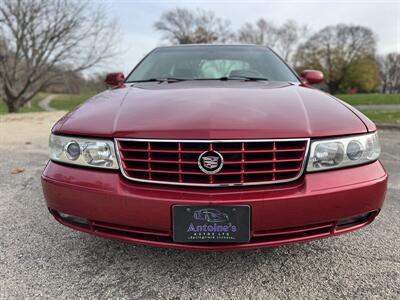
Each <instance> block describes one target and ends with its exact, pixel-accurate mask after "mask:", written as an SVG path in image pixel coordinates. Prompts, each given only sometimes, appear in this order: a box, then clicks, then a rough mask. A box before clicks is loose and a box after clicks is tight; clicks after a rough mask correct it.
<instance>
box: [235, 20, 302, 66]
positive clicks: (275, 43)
mask: <svg viewBox="0 0 400 300" xmlns="http://www.w3.org/2000/svg"><path fill="white" fill-rule="evenodd" d="M307 32H308V31H307V27H306V26H300V25H298V24H297V23H296V22H295V21H293V20H288V21H286V22H285V23H284V24H282V25H281V26H278V25H275V24H273V23H270V22H268V21H266V20H265V19H259V20H258V21H257V22H256V23H255V24H254V25H253V24H251V23H246V24H245V25H243V26H242V27H241V28H240V29H239V32H238V34H237V40H238V41H239V42H241V43H248V44H256V45H264V46H268V47H270V48H272V49H273V50H275V51H276V52H277V53H278V54H279V55H280V56H282V57H283V59H284V60H285V61H288V62H290V63H292V64H293V65H294V64H295V63H296V62H295V61H293V59H294V58H295V56H294V54H295V52H296V50H297V47H298V45H299V44H300V42H302V41H305V37H306V36H307Z"/></svg>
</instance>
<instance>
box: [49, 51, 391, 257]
mask: <svg viewBox="0 0 400 300" xmlns="http://www.w3.org/2000/svg"><path fill="white" fill-rule="evenodd" d="M322 79H323V75H322V73H321V72H318V71H312V70H308V71H304V72H302V74H301V77H299V76H298V75H296V73H295V72H294V71H293V70H291V69H290V68H289V67H288V66H287V65H286V64H285V62H283V61H282V60H281V59H280V58H279V57H278V56H277V55H276V54H275V53H274V52H273V51H272V50H270V49H268V48H265V47H261V46H248V45H224V46H220V45H188V46H174V47H161V48H157V49H155V50H153V51H152V52H151V53H150V54H148V55H147V56H146V57H145V58H144V59H143V60H142V61H141V62H140V63H139V64H138V65H137V66H136V67H135V69H134V70H133V71H132V72H131V73H130V74H129V76H128V77H127V78H126V79H124V76H123V74H121V73H113V74H109V75H108V76H107V78H106V83H108V84H109V85H110V86H111V87H112V88H111V89H109V90H107V91H104V92H102V93H100V94H98V95H96V96H94V97H93V98H91V99H89V100H88V101H86V102H85V103H84V104H82V105H81V106H79V107H78V108H76V109H75V110H74V111H72V112H70V113H68V114H67V115H66V116H64V117H63V118H62V119H61V120H59V121H58V122H57V123H56V124H55V126H54V127H53V129H52V134H51V137H50V161H49V162H48V164H47V166H46V168H45V170H44V172H43V175H42V184H43V192H44V195H45V198H46V202H47V206H48V208H49V210H50V212H51V213H52V214H53V216H54V217H55V218H56V220H57V221H59V222H60V223H62V224H64V225H66V226H69V227H72V228H74V229H77V230H80V231H84V232H87V233H92V234H95V235H99V236H102V237H108V238H114V239H119V240H124V241H130V242H135V243H140V244H147V245H154V246H166V247H174V248H187V249H207V250H226V249H244V248H257V247H266V246H276V245H281V244H286V243H292V242H299V241H306V240H311V239H317V238H323V237H328V236H332V235H335V234H339V233H343V232H347V231H350V230H354V229H358V228H361V227H363V226H365V225H367V224H369V223H371V222H372V221H373V220H374V218H375V217H376V216H377V214H378V213H379V211H380V209H381V207H382V204H383V201H384V197H385V192H386V186H387V178H388V177H387V173H386V171H385V169H384V168H383V166H382V164H381V163H380V162H379V160H378V158H379V154H380V145H379V141H378V135H377V132H376V127H375V125H374V124H373V123H372V122H371V121H370V120H369V119H368V118H367V117H365V116H364V115H363V114H362V113H360V112H359V111H357V110H356V109H354V108H353V107H351V106H350V105H348V104H346V103H344V102H342V101H340V100H339V99H337V98H335V97H333V96H331V95H329V94H326V93H324V92H322V91H320V90H317V89H313V88H312V87H311V86H310V85H312V84H316V83H319V82H321V81H322Z"/></svg>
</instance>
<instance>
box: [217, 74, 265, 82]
mask: <svg viewBox="0 0 400 300" xmlns="http://www.w3.org/2000/svg"><path fill="white" fill-rule="evenodd" d="M240 79H243V80H244V81H268V80H269V79H268V78H265V77H253V76H241V75H235V76H224V77H220V78H218V80H240Z"/></svg>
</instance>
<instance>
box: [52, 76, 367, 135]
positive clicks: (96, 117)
mask: <svg viewBox="0 0 400 300" xmlns="http://www.w3.org/2000/svg"><path fill="white" fill-rule="evenodd" d="M366 131H367V128H366V126H365V124H364V123H363V122H362V121H361V119H360V117H359V116H358V115H357V114H355V112H353V111H352V110H351V107H348V106H346V105H344V104H343V103H341V102H340V101H338V100H337V99H336V98H334V97H332V96H330V95H328V94H326V93H324V92H321V91H319V90H315V89H311V88H307V87H303V86H299V85H295V84H288V83H282V82H281V83H279V82H242V81H237V82H236V81H235V82H233V81H229V82H210V81H209V82H175V83H146V84H135V85H127V86H125V87H124V88H120V89H115V90H108V91H105V92H102V93H100V94H98V95H96V96H95V97H93V98H91V99H89V100H88V101H86V102H85V103H84V104H82V105H81V106H80V107H78V108H77V109H75V110H74V111H72V112H70V113H69V114H67V115H66V116H65V117H64V118H62V119H61V120H60V121H59V122H58V123H57V124H56V125H55V126H54V128H53V132H55V133H63V134H74V135H83V136H107V137H130V138H160V139H259V138H296V137H321V136H335V135H345V134H355V133H362V132H366Z"/></svg>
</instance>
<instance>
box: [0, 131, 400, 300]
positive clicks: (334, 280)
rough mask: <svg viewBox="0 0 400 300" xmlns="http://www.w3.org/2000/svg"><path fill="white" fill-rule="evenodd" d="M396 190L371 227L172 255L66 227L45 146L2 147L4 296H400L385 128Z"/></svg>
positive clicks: (398, 209)
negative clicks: (52, 197)
mask: <svg viewBox="0 0 400 300" xmlns="http://www.w3.org/2000/svg"><path fill="white" fill-rule="evenodd" d="M380 137H381V143H382V148H383V153H382V157H381V158H382V161H383V163H384V164H385V166H386V168H387V170H388V172H389V174H390V183H389V189H388V193H387V197H386V201H385V205H384V208H383V211H382V212H381V214H380V215H379V216H378V218H377V219H376V221H375V222H374V223H372V224H371V225H369V226H367V227H366V228H364V229H361V230H359V231H355V232H352V233H347V234H344V235H339V236H337V237H332V238H328V239H322V240H318V241H311V242H306V243H300V244H292V245H285V246H281V247H277V248H264V249H258V250H246V251H229V252H196V251H188V250H185V251H184V250H171V249H163V248H155V247H148V246H138V245H134V244H130V243H125V242H119V241H114V240H108V239H103V238H100V237H95V236H91V235H88V234H85V233H80V232H76V231H73V230H71V229H69V228H66V227H63V226H62V225H60V224H58V223H57V222H56V221H55V220H53V218H52V217H51V216H50V214H49V213H48V211H47V209H46V206H45V203H44V199H43V195H42V191H41V186H40V174H41V171H42V169H43V167H44V165H45V163H46V160H47V153H46V150H45V147H44V146H43V147H36V146H35V145H32V144H29V143H27V144H24V145H15V146H10V145H2V144H1V143H0V157H1V159H0V298H1V299H7V298H18V299H22V298H52V299H60V298H69V299H71V298H93V299H94V298H95V299H100V298H131V299H155V298H156V299H157V298H159V299H197V298H200V299H222V298H226V299H228V298H230V299H232V298H235V299H247V298H251V299H261V298H262V299H399V298H400V250H399V249H400V197H399V196H400V131H395V130H393V131H389V130H388V131H381V132H380Z"/></svg>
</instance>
